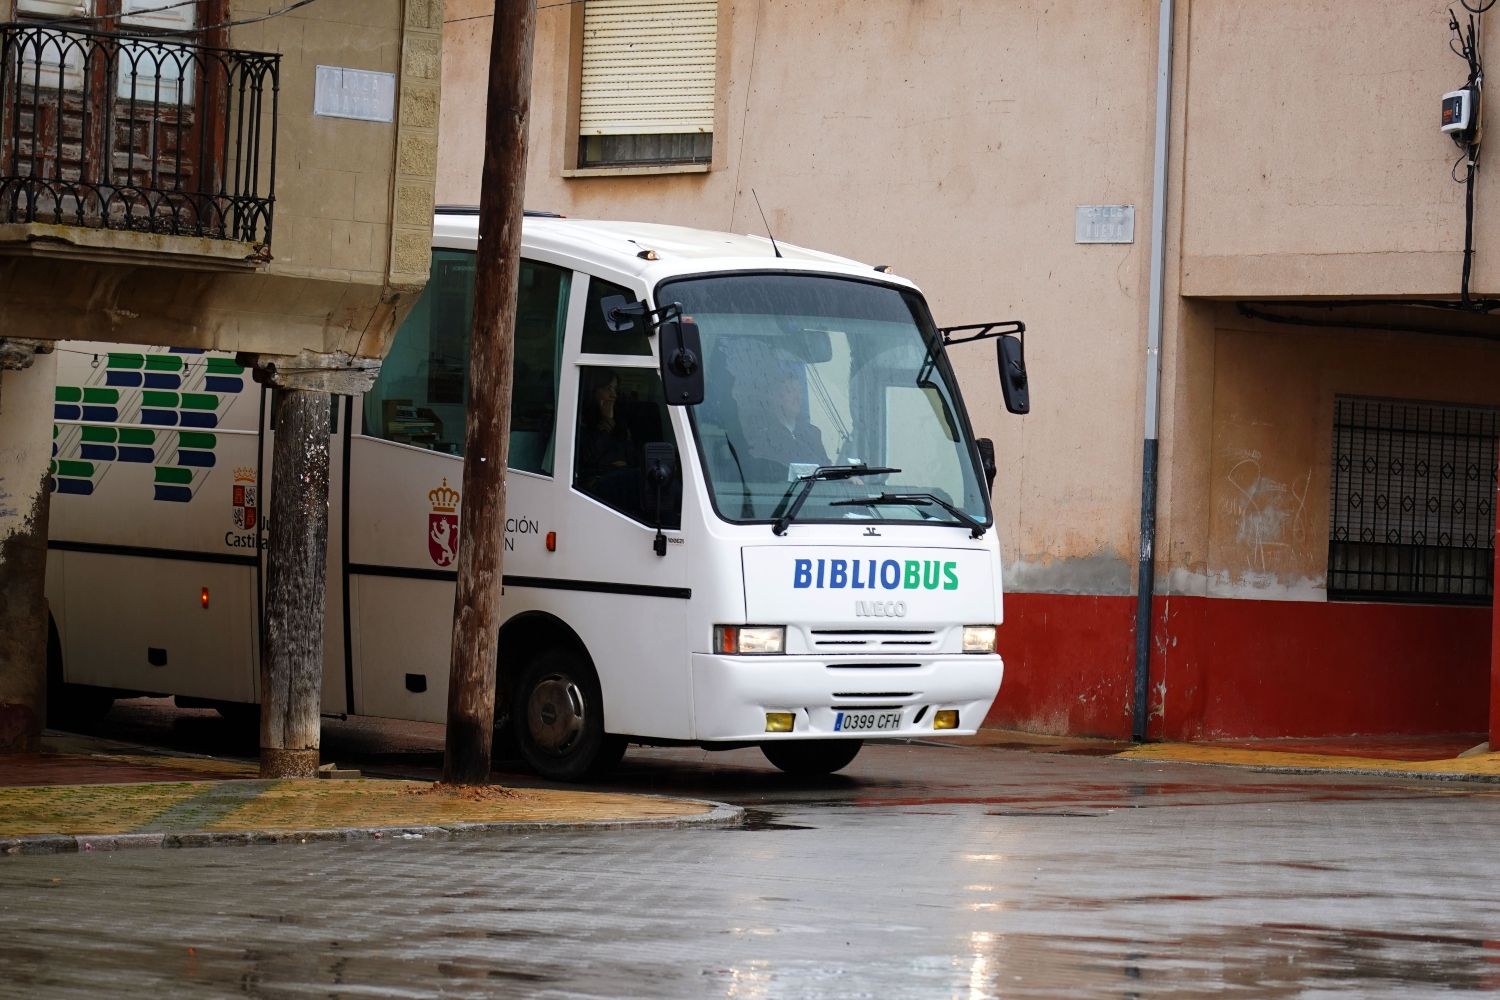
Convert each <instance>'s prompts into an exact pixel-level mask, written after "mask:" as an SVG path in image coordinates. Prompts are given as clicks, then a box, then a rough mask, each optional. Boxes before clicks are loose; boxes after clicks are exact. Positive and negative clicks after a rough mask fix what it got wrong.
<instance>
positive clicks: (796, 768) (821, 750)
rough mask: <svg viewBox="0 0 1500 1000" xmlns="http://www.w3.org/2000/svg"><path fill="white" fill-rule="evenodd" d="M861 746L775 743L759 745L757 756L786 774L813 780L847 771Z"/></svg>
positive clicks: (825, 742)
mask: <svg viewBox="0 0 1500 1000" xmlns="http://www.w3.org/2000/svg"><path fill="white" fill-rule="evenodd" d="M864 745H865V744H864V741H863V740H777V741H776V742H774V743H762V744H761V745H760V752H761V753H763V754H765V755H766V760H768V761H770V762H771V763H772V764H775V765H776V767H777V768H778V769H780V770H782V771H784V772H786V773H787V774H791V775H796V776H797V777H800V778H813V777H819V776H821V775H825V774H832V773H833V772H835V771H838V770H842V769H843V768H845V767H848V766H849V764H850V762H851V761H853V760H854V758H855V757H856V756H858V755H859V748H860V747H862V746H864Z"/></svg>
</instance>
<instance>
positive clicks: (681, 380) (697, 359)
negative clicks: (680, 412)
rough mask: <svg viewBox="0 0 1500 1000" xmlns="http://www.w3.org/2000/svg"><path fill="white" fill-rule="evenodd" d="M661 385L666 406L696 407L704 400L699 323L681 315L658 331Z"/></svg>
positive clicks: (668, 321)
mask: <svg viewBox="0 0 1500 1000" xmlns="http://www.w3.org/2000/svg"><path fill="white" fill-rule="evenodd" d="M658 332H659V336H658V337H657V344H656V346H657V349H658V350H659V351H661V387H662V391H663V392H664V393H665V394H666V399H667V405H668V406H697V405H698V404H699V403H701V402H703V360H702V358H703V347H702V343H701V341H700V339H699V337H698V324H697V323H694V322H693V321H692V320H691V319H689V318H688V317H686V316H684V317H682V318H681V319H670V320H667V321H666V322H665V323H663V324H662V325H661V329H660V330H659V331H658Z"/></svg>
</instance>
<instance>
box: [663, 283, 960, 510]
mask: <svg viewBox="0 0 1500 1000" xmlns="http://www.w3.org/2000/svg"><path fill="white" fill-rule="evenodd" d="M657 301H658V302H659V303H670V302H680V303H681V304H682V308H683V313H684V315H686V316H690V317H692V319H693V320H695V321H696V322H697V324H698V328H699V330H700V332H701V335H702V342H703V358H704V384H705V392H704V400H703V403H702V404H700V405H698V406H695V407H692V408H691V410H692V424H693V427H694V431H695V433H696V435H697V439H698V448H699V451H700V454H701V455H702V458H703V465H704V468H705V470H706V474H707V476H708V488H709V493H710V495H711V496H712V498H713V502H714V507H715V509H716V510H717V512H718V514H719V516H720V517H722V518H724V519H726V520H729V521H736V522H747V521H769V522H772V523H774V524H778V526H779V527H778V530H780V529H781V528H784V527H785V525H784V523H783V522H781V520H780V519H782V518H783V517H784V516H785V515H787V513H788V510H789V508H792V507H793V505H794V504H795V503H796V502H797V500H798V494H805V496H803V497H802V498H801V501H800V507H797V508H796V510H795V516H796V520H797V521H798V522H808V521H824V522H827V521H840V522H849V521H869V522H893V521H900V522H924V523H933V524H943V525H954V524H964V525H968V526H971V527H972V526H974V525H975V524H976V522H977V523H978V524H979V525H988V524H989V509H988V504H987V503H986V498H985V492H984V489H983V488H982V486H981V479H980V476H979V472H978V469H977V468H976V465H975V460H974V449H973V448H972V446H971V442H970V439H969V436H968V427H967V421H966V420H965V419H964V418H963V416H962V414H961V413H960V411H959V406H958V401H957V397H956V394H955V392H954V390H953V384H952V372H951V371H950V370H949V368H948V364H947V360H946V358H945V357H944V356H943V355H942V352H941V351H940V350H937V351H929V344H930V343H933V342H935V340H936V338H937V336H938V334H937V332H936V330H934V329H933V328H932V325H931V321H930V319H929V318H928V314H927V309H926V306H925V305H924V304H923V302H922V300H921V298H920V297H919V296H918V295H917V294H916V293H914V292H906V291H902V290H900V289H897V288H893V287H891V286H888V285H881V284H876V283H874V282H867V281H859V280H856V279H848V278H835V277H827V276H820V275H799V274H785V273H783V274H733V275H714V276H708V277H701V278H687V279H676V280H672V281H669V282H664V283H663V284H662V286H661V287H660V288H659V289H658V295H657ZM828 466H867V467H869V468H870V469H871V472H870V473H868V474H859V473H857V472H854V471H852V470H851V471H847V472H845V473H844V474H836V475H829V476H819V477H817V480H816V481H815V482H813V483H811V485H809V484H808V483H807V482H806V481H805V479H806V477H810V476H812V475H813V473H814V472H816V470H818V469H819V468H821V467H828ZM877 469H880V470H882V471H879V472H877V471H875V470H877ZM804 487H805V488H804Z"/></svg>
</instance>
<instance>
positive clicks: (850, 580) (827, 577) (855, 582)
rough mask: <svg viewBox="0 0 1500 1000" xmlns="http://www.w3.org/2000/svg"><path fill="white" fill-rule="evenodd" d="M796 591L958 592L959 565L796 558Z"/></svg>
mask: <svg viewBox="0 0 1500 1000" xmlns="http://www.w3.org/2000/svg"><path fill="white" fill-rule="evenodd" d="M792 586H793V587H794V588H796V589H797V590H845V589H848V590H957V589H958V563H956V562H941V561H939V560H936V559H906V560H897V559H797V560H795V561H794V562H793V564H792Z"/></svg>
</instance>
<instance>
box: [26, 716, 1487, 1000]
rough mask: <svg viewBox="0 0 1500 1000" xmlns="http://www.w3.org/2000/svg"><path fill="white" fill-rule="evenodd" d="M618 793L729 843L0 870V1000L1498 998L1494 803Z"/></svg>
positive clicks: (1145, 786)
mask: <svg viewBox="0 0 1500 1000" xmlns="http://www.w3.org/2000/svg"><path fill="white" fill-rule="evenodd" d="M397 742H399V741H397ZM358 743H359V739H358V738H351V739H350V742H349V743H348V744H346V745H345V746H344V747H343V749H342V750H341V751H340V752H341V753H344V754H345V756H348V757H350V758H351V762H353V761H354V760H356V759H358V760H359V761H361V762H362V763H360V764H359V766H365V767H367V768H368V767H370V766H371V764H372V762H375V761H377V760H378V761H380V762H381V766H396V765H399V766H400V767H404V768H405V769H407V770H415V771H417V772H420V771H422V770H423V769H424V768H427V767H430V766H433V765H434V761H433V759H432V750H431V747H430V746H429V747H428V748H427V749H423V748H422V747H421V746H420V745H419V744H420V740H416V739H415V738H414V742H412V743H411V745H402V746H398V747H394V748H392V747H386V748H384V749H382V748H380V747H376V746H370V747H366V748H364V749H360V747H359V746H358V745H357V744H358ZM362 753H363V754H365V756H363V757H361V756H360V755H361V754H362ZM381 754H392V755H404V763H402V762H399V761H395V760H394V759H392V758H391V757H381ZM340 762H341V763H343V762H344V760H343V758H341V760H340ZM500 780H507V781H508V780H519V777H518V776H513V775H505V776H501V779H500ZM614 787H616V788H624V789H627V790H634V791H642V792H661V793H671V794H677V795H695V796H701V797H706V798H714V799H719V800H728V801H734V802H737V803H739V804H741V805H744V806H746V807H747V808H748V809H749V810H750V817H749V822H748V823H747V824H746V826H745V827H744V828H742V829H738V830H683V831H639V832H629V831H614V832H593V833H554V834H527V835H517V836H511V837H502V838H498V839H487V840H474V841H459V842H444V843H436V842H420V841H417V842H405V843H401V844H351V845H306V846H301V847H257V848H221V849H199V850H177V851H133V852H121V853H118V854H109V855H106V854H99V855H82V856H74V857H66V856H64V857H24V858H12V859H6V860H4V861H3V862H0V941H3V942H4V944H3V945H0V995H4V996H12V995H14V996H28V997H29V996H74V995H76V996H94V995H99V994H100V993H108V994H111V995H128V996H158V995H162V994H174V993H181V994H192V995H231V994H233V995H252V996H292V995H313V994H317V995H330V994H331V995H380V996H387V997H408V996H411V997H416V996H430V995H434V994H442V995H452V996H539V997H621V996H642V997H655V996H663V997H698V996H715V997H736V998H739V997H824V996H827V997H851V996H868V997H881V998H884V997H976V998H977V997H1073V996H1106V997H1134V996H1183V997H1187V996H1200V995H1203V994H1205V993H1208V992H1217V991H1227V992H1231V993H1238V994H1241V995H1245V996H1256V997H1303V996H1312V995H1324V994H1332V993H1341V994H1343V995H1346V996H1357V997H1371V996H1412V997H1420V996H1430V995H1433V994H1436V993H1444V994H1451V993H1455V992H1458V993H1463V992H1469V993H1474V994H1486V995H1493V994H1495V993H1496V992H1500V906H1497V902H1500V878H1497V875H1500V859H1497V855H1496V852H1495V851H1494V849H1493V835H1492V831H1493V830H1494V828H1495V826H1496V823H1497V820H1500V797H1497V796H1500V789H1496V788H1493V787H1490V786H1484V785H1471V784H1464V785H1449V784H1441V783H1431V782H1428V783H1413V782H1405V783H1392V782H1376V781H1373V780H1364V779H1350V778H1339V779H1330V778H1316V777H1287V776H1284V775H1278V776H1270V775H1260V774H1253V773H1249V772H1245V771H1239V770H1227V769H1219V768H1202V767H1191V766H1187V765H1176V766H1164V765H1158V764H1141V763H1136V762H1125V761H1116V760H1107V759H1103V760H1101V759H1093V758H1084V757H1064V756H1057V755H1043V754H1030V753H1024V752H1017V751H1012V750H1001V749H971V748H952V747H936V746H912V745H895V746H886V747H874V748H869V749H867V751H866V753H865V754H863V755H862V756H861V757H860V758H859V759H858V760H857V761H856V762H855V764H854V765H853V766H852V767H851V768H850V772H849V774H848V775H847V776H839V777H836V778H834V779H831V780H826V781H821V782H789V781H787V780H786V779H784V778H783V777H782V776H780V775H779V774H776V773H774V772H772V771H771V770H770V769H769V767H768V766H767V765H765V764H764V763H763V761H762V760H761V758H760V757H759V755H758V754H756V753H755V752H754V751H733V752H730V753H722V754H708V753H704V752H701V751H696V750H636V751H632V753H631V755H630V756H629V757H628V758H627V761H626V766H625V769H624V771H623V773H622V777H621V781H620V782H618V783H617V784H616V785H615V786H614Z"/></svg>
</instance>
